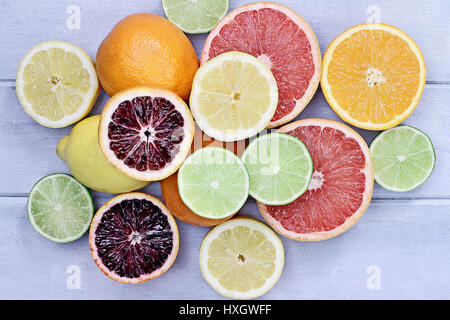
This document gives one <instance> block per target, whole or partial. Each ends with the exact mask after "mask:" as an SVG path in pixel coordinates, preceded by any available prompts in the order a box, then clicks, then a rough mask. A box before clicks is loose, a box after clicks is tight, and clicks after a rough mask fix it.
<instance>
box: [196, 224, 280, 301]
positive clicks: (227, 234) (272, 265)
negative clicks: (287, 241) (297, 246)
mask: <svg viewBox="0 0 450 320" xmlns="http://www.w3.org/2000/svg"><path fill="white" fill-rule="evenodd" d="M283 266H284V248H283V244H282V242H281V240H280V238H278V236H277V235H276V234H275V232H274V231H273V230H272V229H270V228H269V227H268V226H266V225H265V224H264V223H262V222H260V221H258V220H255V219H251V218H247V217H238V218H234V219H231V220H228V221H226V222H224V223H222V224H220V225H218V226H216V227H214V228H213V229H212V230H211V231H210V232H209V233H208V234H207V235H206V237H205V238H204V239H203V242H202V245H201V248H200V270H201V272H202V274H203V277H204V278H205V280H206V281H207V282H208V283H209V284H210V285H211V287H212V288H213V289H214V290H216V291H217V292H218V293H220V294H221V295H223V296H225V297H228V298H234V299H252V298H256V297H259V296H262V295H263V294H265V293H267V292H268V291H269V290H270V289H271V288H272V287H273V286H274V285H275V283H277V281H278V279H279V278H280V276H281V272H282V271H283Z"/></svg>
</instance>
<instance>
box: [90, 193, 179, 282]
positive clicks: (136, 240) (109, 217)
mask: <svg viewBox="0 0 450 320" xmlns="http://www.w3.org/2000/svg"><path fill="white" fill-rule="evenodd" d="M89 248H90V251H91V255H92V258H93V259H94V262H95V264H96V265H97V267H98V268H99V269H100V270H101V271H102V272H103V273H104V274H105V275H106V276H108V277H109V278H111V279H113V280H115V281H118V282H122V283H140V282H144V281H148V280H151V279H154V278H156V277H158V276H160V275H162V274H163V273H165V272H166V271H167V270H168V269H169V268H170V267H171V266H172V264H173V262H174V261H175V258H176V256H177V253H178V248H179V236H178V228H177V224H176V222H175V219H174V218H173V217H172V215H171V214H170V212H169V210H168V209H167V208H166V206H165V205H164V204H163V203H162V202H161V201H159V200H158V199H157V198H155V197H153V196H151V195H148V194H145V193H140V192H130V193H124V194H121V195H118V196H116V197H114V198H112V199H111V200H109V201H108V202H106V203H105V204H104V205H103V206H101V207H100V209H98V211H97V213H96V214H95V216H94V219H92V224H91V228H90V230H89Z"/></svg>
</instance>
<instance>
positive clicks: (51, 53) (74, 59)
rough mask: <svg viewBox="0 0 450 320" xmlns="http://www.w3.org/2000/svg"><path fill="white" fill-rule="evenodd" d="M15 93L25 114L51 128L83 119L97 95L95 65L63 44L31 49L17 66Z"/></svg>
mask: <svg viewBox="0 0 450 320" xmlns="http://www.w3.org/2000/svg"><path fill="white" fill-rule="evenodd" d="M16 93H17V97H18V98H19V102H20V104H21V105H22V107H23V109H24V110H25V112H26V113H27V114H28V115H30V117H32V118H33V119H34V120H35V121H36V122H38V123H40V124H41V125H43V126H46V127H50V128H62V127H66V126H68V125H70V124H72V123H74V122H77V121H78V120H80V119H82V118H83V117H85V116H86V115H87V114H88V113H89V112H90V111H91V109H92V107H93V105H94V103H95V100H96V99H97V97H98V95H99V93H100V86H99V83H98V78H97V73H96V71H95V66H94V63H93V62H92V60H91V58H90V57H89V56H88V54H87V53H86V52H85V51H83V50H82V49H81V48H79V47H77V46H75V45H73V44H71V43H68V42H63V41H48V42H43V43H40V44H38V45H37V46H35V47H33V48H32V49H31V50H30V51H28V53H27V54H26V55H25V57H24V58H23V59H22V62H21V63H20V65H19V69H18V70H17V78H16Z"/></svg>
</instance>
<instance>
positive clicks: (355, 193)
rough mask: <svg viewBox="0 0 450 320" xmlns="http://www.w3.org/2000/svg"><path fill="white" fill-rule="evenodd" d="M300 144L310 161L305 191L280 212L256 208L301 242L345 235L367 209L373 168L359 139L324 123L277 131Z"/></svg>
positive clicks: (335, 124) (295, 125)
mask: <svg viewBox="0 0 450 320" xmlns="http://www.w3.org/2000/svg"><path fill="white" fill-rule="evenodd" d="M278 131H279V132H284V133H287V134H290V135H292V136H294V137H297V138H298V139H300V140H301V141H302V142H303V143H304V144H305V145H306V147H307V148H308V150H309V153H310V154H311V158H312V160H313V168H314V171H313V176H312V178H311V182H310V184H309V187H308V190H307V191H306V192H305V193H304V194H303V195H302V196H300V197H299V198H297V200H295V201H294V202H291V203H289V204H287V205H283V206H267V205H264V204H261V203H257V204H258V208H259V210H260V212H261V214H262V216H263V217H264V219H266V221H267V222H268V223H269V224H270V225H271V226H272V227H273V228H274V229H275V230H276V231H278V232H279V233H280V234H282V235H284V236H286V237H288V238H291V239H294V240H300V241H319V240H325V239H330V238H333V237H336V236H338V235H339V234H341V233H343V232H345V231H347V230H348V229H349V228H350V227H351V226H352V225H353V224H354V223H356V221H358V219H359V218H361V216H362V215H363V213H364V211H365V210H366V209H367V207H368V206H369V203H370V200H371V198H372V190H373V166H372V158H371V155H370V151H369V148H368V146H367V144H366V142H365V141H364V140H363V138H362V137H361V136H360V135H359V134H358V133H356V132H355V131H354V130H353V129H351V128H349V127H348V126H346V125H344V124H342V123H340V122H337V121H332V120H327V119H305V120H299V121H295V122H293V123H290V124H288V125H286V126H284V127H282V128H280V129H279V130H278Z"/></svg>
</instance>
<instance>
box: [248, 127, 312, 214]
mask: <svg viewBox="0 0 450 320" xmlns="http://www.w3.org/2000/svg"><path fill="white" fill-rule="evenodd" d="M242 160H243V161H244V164H245V167H246V168H247V171H248V174H249V176H250V195H251V196H252V197H253V198H255V199H256V200H257V201H259V202H261V203H264V204H267V205H284V204H288V203H290V202H292V201H294V200H295V199H297V198H298V197H300V196H301V195H302V194H303V193H304V192H305V191H306V189H307V188H308V186H309V182H310V180H311V176H312V172H313V163H312V160H311V156H310V154H309V152H308V149H307V148H306V146H305V145H304V144H303V142H301V141H300V140H299V139H297V138H296V137H293V136H291V135H288V134H285V133H278V132H276V133H271V134H267V135H264V136H261V137H259V138H256V139H255V140H253V141H252V142H251V143H250V144H249V145H248V147H247V149H245V151H244V153H243V154H242Z"/></svg>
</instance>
